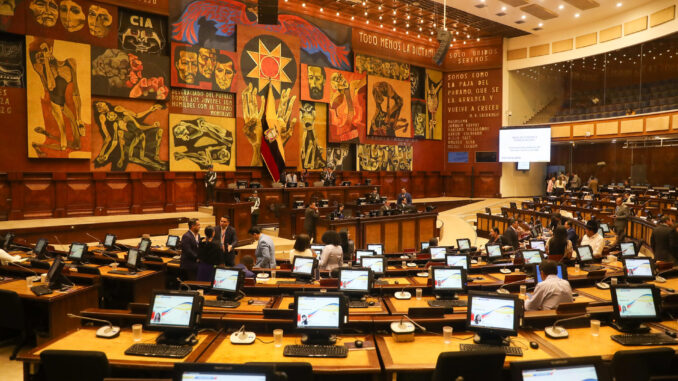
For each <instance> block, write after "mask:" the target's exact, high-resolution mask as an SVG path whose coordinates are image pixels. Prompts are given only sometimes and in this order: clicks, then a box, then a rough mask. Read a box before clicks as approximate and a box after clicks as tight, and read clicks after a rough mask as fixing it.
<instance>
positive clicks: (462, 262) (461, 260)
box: [445, 254, 471, 271]
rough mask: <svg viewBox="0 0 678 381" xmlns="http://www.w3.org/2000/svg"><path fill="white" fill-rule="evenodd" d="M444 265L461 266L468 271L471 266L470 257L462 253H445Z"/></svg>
mask: <svg viewBox="0 0 678 381" xmlns="http://www.w3.org/2000/svg"><path fill="white" fill-rule="evenodd" d="M445 265H447V266H451V267H462V268H463V269H464V270H466V271H468V269H469V268H471V257H469V256H468V255H464V254H447V255H445Z"/></svg>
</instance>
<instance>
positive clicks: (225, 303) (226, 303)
mask: <svg viewBox="0 0 678 381" xmlns="http://www.w3.org/2000/svg"><path fill="white" fill-rule="evenodd" d="M239 306H240V302H235V301H233V300H205V307H218V308H238V307H239Z"/></svg>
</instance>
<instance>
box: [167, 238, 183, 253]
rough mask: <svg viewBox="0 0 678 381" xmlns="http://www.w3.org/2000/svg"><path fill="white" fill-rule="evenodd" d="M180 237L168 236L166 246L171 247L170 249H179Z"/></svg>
mask: <svg viewBox="0 0 678 381" xmlns="http://www.w3.org/2000/svg"><path fill="white" fill-rule="evenodd" d="M179 242H180V240H179V236H176V235H168V236H167V242H165V246H166V247H169V248H170V249H175V250H176V248H177V247H179Z"/></svg>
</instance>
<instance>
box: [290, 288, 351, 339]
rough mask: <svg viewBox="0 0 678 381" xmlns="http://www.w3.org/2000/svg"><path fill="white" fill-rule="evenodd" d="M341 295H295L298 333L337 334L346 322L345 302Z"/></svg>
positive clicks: (334, 293)
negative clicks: (326, 332)
mask: <svg viewBox="0 0 678 381" xmlns="http://www.w3.org/2000/svg"><path fill="white" fill-rule="evenodd" d="M345 300H346V299H345V298H344V297H343V295H342V294H341V293H337V292H325V293H297V294H295V296H294V309H295V312H296V328H297V330H299V331H330V332H337V331H339V329H340V328H341V327H342V326H343V325H344V323H345V322H346V321H345V320H346V302H345Z"/></svg>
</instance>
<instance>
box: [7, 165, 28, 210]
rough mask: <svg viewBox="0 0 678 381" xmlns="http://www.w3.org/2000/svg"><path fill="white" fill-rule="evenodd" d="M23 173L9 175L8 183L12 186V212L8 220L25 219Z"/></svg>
mask: <svg viewBox="0 0 678 381" xmlns="http://www.w3.org/2000/svg"><path fill="white" fill-rule="evenodd" d="M23 177H24V175H23V173H16V172H12V173H8V174H7V181H9V186H10V197H11V201H10V211H9V216H8V219H10V220H21V219H23V218H24V184H23Z"/></svg>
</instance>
